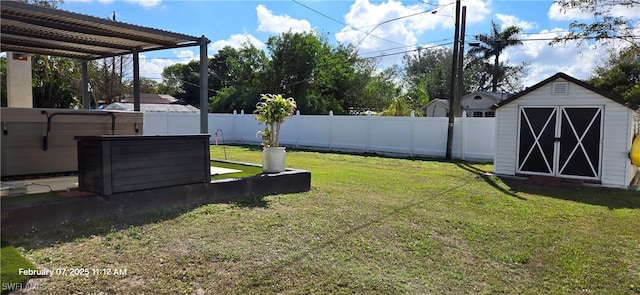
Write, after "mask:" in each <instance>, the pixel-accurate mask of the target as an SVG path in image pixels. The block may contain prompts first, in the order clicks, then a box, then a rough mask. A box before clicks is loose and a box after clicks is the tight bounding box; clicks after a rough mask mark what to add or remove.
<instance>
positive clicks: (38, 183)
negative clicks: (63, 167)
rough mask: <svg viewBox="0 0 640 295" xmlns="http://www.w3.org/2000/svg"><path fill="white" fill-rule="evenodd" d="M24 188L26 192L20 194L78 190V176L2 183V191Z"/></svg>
mask: <svg viewBox="0 0 640 295" xmlns="http://www.w3.org/2000/svg"><path fill="white" fill-rule="evenodd" d="M23 187H26V192H22V194H28V195H30V194H40V193H46V192H50V191H65V190H69V189H77V188H78V176H62V177H52V178H36V179H23V180H13V181H3V182H2V188H3V190H6V189H9V190H10V191H11V190H20V189H21V188H23Z"/></svg>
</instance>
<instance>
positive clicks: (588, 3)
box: [550, 0, 640, 48]
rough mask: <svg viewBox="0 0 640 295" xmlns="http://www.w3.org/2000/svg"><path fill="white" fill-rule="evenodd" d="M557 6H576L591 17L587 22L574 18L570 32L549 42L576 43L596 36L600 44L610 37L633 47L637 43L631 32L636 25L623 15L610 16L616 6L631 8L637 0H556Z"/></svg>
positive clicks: (635, 6)
mask: <svg viewBox="0 0 640 295" xmlns="http://www.w3.org/2000/svg"><path fill="white" fill-rule="evenodd" d="M554 3H556V4H558V5H559V6H560V9H562V10H564V11H566V10H569V9H578V10H579V11H581V12H586V13H592V14H593V19H592V20H591V22H589V23H583V22H578V21H574V22H572V23H571V24H569V33H568V34H567V35H565V36H561V37H557V38H555V39H554V40H553V41H551V42H550V44H552V45H553V44H557V43H566V42H567V41H570V40H578V41H579V42H578V45H580V44H581V43H583V42H584V41H585V40H588V39H595V40H596V41H597V42H601V43H602V44H608V43H609V42H610V41H612V40H622V41H624V42H625V43H628V44H629V45H631V46H633V47H636V48H637V47H638V46H640V43H639V42H638V40H639V39H638V36H636V35H635V34H634V32H633V29H634V27H635V25H634V24H633V23H632V21H631V19H629V18H626V17H623V16H612V14H611V10H612V9H613V8H615V7H624V8H627V9H633V8H636V9H637V7H638V6H640V0H555V1H554Z"/></svg>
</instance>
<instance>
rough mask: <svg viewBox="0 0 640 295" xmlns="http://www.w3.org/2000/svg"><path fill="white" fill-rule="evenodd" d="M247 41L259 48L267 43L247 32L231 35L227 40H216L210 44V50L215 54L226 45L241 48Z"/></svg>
mask: <svg viewBox="0 0 640 295" xmlns="http://www.w3.org/2000/svg"><path fill="white" fill-rule="evenodd" d="M246 43H249V44H253V46H255V47H256V48H258V49H263V48H264V47H265V44H264V43H263V42H262V41H260V40H258V39H257V38H256V37H254V36H253V35H251V34H246V33H245V34H234V35H231V37H229V39H227V40H218V41H215V42H213V43H211V45H209V50H211V53H213V54H215V53H216V52H218V50H220V49H222V48H224V47H225V46H231V47H234V48H240V47H242V46H244V45H245V44H246Z"/></svg>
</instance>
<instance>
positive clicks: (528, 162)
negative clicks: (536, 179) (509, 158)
mask: <svg viewBox="0 0 640 295" xmlns="http://www.w3.org/2000/svg"><path fill="white" fill-rule="evenodd" d="M602 111H603V107H602V106H586V107H585V106H580V107H568V106H548V107H546V106H542V107H538V106H535V107H530V106H523V107H520V109H519V115H518V122H519V123H518V124H519V128H518V151H517V157H518V160H517V167H516V168H517V169H516V171H517V172H518V173H521V174H531V175H548V176H561V177H566V178H577V179H590V180H599V179H600V170H601V159H602V153H601V151H602V122H603V121H602V120H603V115H602Z"/></svg>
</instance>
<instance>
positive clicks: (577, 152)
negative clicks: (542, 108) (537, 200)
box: [558, 107, 602, 179]
mask: <svg viewBox="0 0 640 295" xmlns="http://www.w3.org/2000/svg"><path fill="white" fill-rule="evenodd" d="M561 118H562V120H561V122H560V151H559V154H558V175H560V176H574V177H576V178H589V179H599V178H600V142H601V138H602V128H601V126H602V108H599V107H586V108H568V107H565V108H562V115H561Z"/></svg>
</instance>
